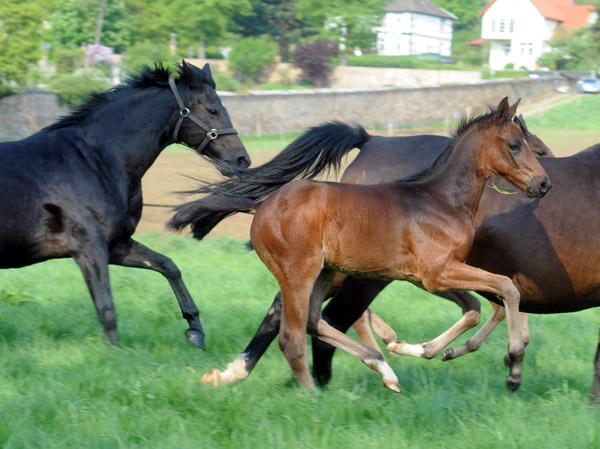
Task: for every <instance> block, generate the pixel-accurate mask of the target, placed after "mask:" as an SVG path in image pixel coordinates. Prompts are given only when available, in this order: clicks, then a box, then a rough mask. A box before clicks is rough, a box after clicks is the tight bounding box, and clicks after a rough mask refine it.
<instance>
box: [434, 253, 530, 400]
mask: <svg viewBox="0 0 600 449" xmlns="http://www.w3.org/2000/svg"><path fill="white" fill-rule="evenodd" d="M423 285H424V286H425V288H427V290H473V291H481V292H489V293H492V294H494V295H496V296H497V297H498V298H500V299H501V300H502V301H503V303H504V307H505V309H506V316H507V318H508V354H507V357H506V360H507V361H508V364H509V368H510V374H509V376H508V378H507V380H506V384H507V387H508V388H509V390H511V391H513V392H514V391H516V390H517V388H519V385H520V384H521V369H522V364H523V357H524V356H525V345H524V343H523V334H522V329H521V324H520V318H519V302H520V300H521V295H520V294H519V290H517V287H515V285H514V284H513V283H512V281H511V280H510V279H509V278H507V277H506V276H500V275H497V274H492V273H489V272H487V271H484V270H480V269H479V268H475V267H471V266H469V265H467V264H464V263H462V262H458V261H454V262H450V263H448V264H446V266H445V269H444V271H443V272H442V273H441V274H440V275H439V276H438V277H437V278H434V279H423Z"/></svg>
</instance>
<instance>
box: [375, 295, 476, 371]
mask: <svg viewBox="0 0 600 449" xmlns="http://www.w3.org/2000/svg"><path fill="white" fill-rule="evenodd" d="M436 295H437V296H441V297H442V298H445V299H448V300H450V301H452V302H454V303H456V304H458V305H459V306H460V307H461V308H462V311H463V315H462V317H461V318H460V319H459V320H458V321H457V322H456V323H454V325H453V326H452V327H450V328H449V329H448V330H447V331H446V332H444V333H443V334H441V335H439V336H438V337H436V338H434V339H433V340H431V341H428V342H426V343H419V344H409V343H406V342H405V341H403V340H398V341H395V342H393V343H390V344H388V345H387V348H386V349H387V350H388V351H391V352H392V353H394V354H400V355H410V356H413V357H423V358H426V359H432V358H433V357H435V356H436V355H438V354H439V353H440V352H442V351H443V350H444V348H445V347H446V346H448V345H449V344H450V343H451V342H453V341H454V340H455V339H456V338H458V337H459V336H460V335H462V334H463V333H465V332H466V331H468V330H469V329H472V328H473V327H475V326H477V325H478V324H479V318H480V308H481V303H480V302H479V300H478V299H477V298H476V297H475V296H473V295H471V294H470V293H468V292H465V291H445V292H437V293H436Z"/></svg>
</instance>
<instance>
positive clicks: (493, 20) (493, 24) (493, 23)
mask: <svg viewBox="0 0 600 449" xmlns="http://www.w3.org/2000/svg"><path fill="white" fill-rule="evenodd" d="M495 32H496V19H492V33H495Z"/></svg>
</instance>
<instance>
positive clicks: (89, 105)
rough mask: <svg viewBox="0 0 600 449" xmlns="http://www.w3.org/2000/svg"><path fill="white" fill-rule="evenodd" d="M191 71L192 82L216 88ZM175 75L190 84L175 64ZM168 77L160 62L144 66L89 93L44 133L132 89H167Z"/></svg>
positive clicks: (71, 122)
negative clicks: (80, 102)
mask: <svg viewBox="0 0 600 449" xmlns="http://www.w3.org/2000/svg"><path fill="white" fill-rule="evenodd" d="M192 69H193V75H192V76H193V81H195V82H199V83H203V84H207V85H209V86H210V87H212V88H213V89H215V88H216V85H215V82H214V80H213V79H212V77H211V76H210V74H207V73H206V72H204V71H203V70H200V69H198V68H196V67H193V68H192ZM177 74H178V75H179V79H181V80H183V82H184V83H186V84H190V83H191V82H192V79H189V78H188V75H187V74H186V71H185V70H184V69H183V66H182V65H181V64H177ZM169 77H171V70H170V69H169V68H168V67H165V66H164V65H163V63H162V62H160V61H157V62H155V63H154V67H149V66H147V65H144V66H143V67H142V68H141V69H140V70H139V71H137V72H135V73H133V74H129V78H128V79H126V80H125V81H124V82H123V83H122V84H120V85H118V86H115V87H113V88H111V89H109V90H106V91H103V92H91V93H90V94H89V95H88V97H87V99H86V100H85V101H84V102H83V103H82V104H81V105H79V106H78V107H77V108H76V109H75V110H74V111H73V112H72V113H71V114H69V115H66V116H64V117H61V118H60V119H59V120H58V121H57V122H56V123H54V124H52V125H49V126H47V127H46V128H45V129H44V131H51V130H55V129H59V128H64V127H67V126H71V125H76V124H78V123H80V122H81V121H83V120H84V119H85V118H87V117H89V115H90V114H91V113H92V112H94V111H95V110H96V109H98V108H100V107H102V106H104V105H105V104H107V103H110V102H112V101H116V100H118V99H119V98H122V97H123V96H125V95H128V94H130V93H131V92H132V91H133V90H134V89H151V88H153V87H161V88H164V87H168V86H169Z"/></svg>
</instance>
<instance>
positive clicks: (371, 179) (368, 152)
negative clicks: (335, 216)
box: [341, 134, 450, 184]
mask: <svg viewBox="0 0 600 449" xmlns="http://www.w3.org/2000/svg"><path fill="white" fill-rule="evenodd" d="M449 142H450V138H449V137H444V136H436V135H427V134H424V135H418V136H406V137H384V136H371V137H370V139H369V140H368V141H367V142H366V143H364V144H363V145H362V146H361V150H360V152H359V153H358V155H357V156H356V158H355V159H354V161H352V163H351V164H350V165H348V168H346V171H345V172H344V175H343V176H342V179H341V181H342V182H347V183H352V184H379V183H382V182H389V181H393V180H395V179H399V178H404V177H406V176H410V175H413V174H415V173H417V172H420V171H422V170H425V169H426V168H427V167H429V166H430V165H431V164H432V163H433V162H434V161H435V160H436V158H437V157H438V156H439V155H440V154H442V153H443V151H444V150H445V149H446V147H447V146H448V144H449Z"/></svg>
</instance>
